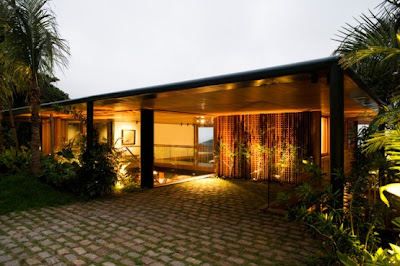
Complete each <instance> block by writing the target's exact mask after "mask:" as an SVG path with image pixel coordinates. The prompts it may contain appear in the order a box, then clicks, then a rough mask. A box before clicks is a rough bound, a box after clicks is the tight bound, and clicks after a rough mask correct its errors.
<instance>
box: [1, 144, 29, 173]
mask: <svg viewBox="0 0 400 266" xmlns="http://www.w3.org/2000/svg"><path fill="white" fill-rule="evenodd" d="M30 156H31V155H30V151H29V149H28V148H27V147H25V146H21V148H20V151H18V152H17V151H16V149H15V148H14V147H10V148H9V149H6V150H4V151H3V152H1V153H0V173H16V172H20V171H23V170H25V169H27V168H28V167H29V165H30V164H29V162H30Z"/></svg>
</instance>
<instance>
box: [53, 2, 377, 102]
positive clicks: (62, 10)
mask: <svg viewBox="0 0 400 266" xmlns="http://www.w3.org/2000/svg"><path fill="white" fill-rule="evenodd" d="M381 2H382V0H351V1H349V0H336V1H332V0H285V1H282V0H247V1H245V0H241V1H239V0H218V1H217V0H197V1H192V0H176V1H166V0H163V1H161V0H160V1H153V0H146V1H143V0H142V1H136V0H114V1H111V0H108V1H106V0H79V1H78V0H68V1H67V0H53V1H52V2H51V7H52V9H53V11H54V12H55V14H56V16H57V21H58V24H59V31H60V34H61V36H62V37H63V38H64V39H66V40H67V41H68V43H69V45H70V48H71V57H70V60H69V61H70V63H69V66H68V68H67V69H64V70H63V72H61V71H58V72H57V73H56V75H57V77H58V78H59V79H60V81H59V82H58V83H57V86H58V87H59V88H60V89H62V90H63V91H65V92H66V93H68V94H69V95H70V97H71V98H80V97H84V96H90V95H95V94H100V93H107V92H114V91H120V90H128V89H135V88H140V87H146V86H150V85H157V84H165V83H171V82H176V81H182V80H190V79H197V78H203V77H209V76H215V75H221V74H227V73H234V72H241V71H246V70H251V69H259V68H265V67H270V66H276V65H282V64H288V63H294V62H299V61H305V60H310V59H315V58H320V57H327V56H330V55H331V53H332V52H333V51H334V49H335V48H336V47H337V45H338V42H335V41H334V40H333V39H334V38H335V34H337V33H338V30H340V28H341V27H342V26H345V24H346V23H350V24H353V25H355V24H356V22H355V20H354V18H359V16H360V15H361V13H368V12H369V11H368V10H369V9H370V10H374V9H375V7H376V6H377V5H378V4H380V3H381Z"/></svg>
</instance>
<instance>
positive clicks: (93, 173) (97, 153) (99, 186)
mask: <svg viewBox="0 0 400 266" xmlns="http://www.w3.org/2000/svg"><path fill="white" fill-rule="evenodd" d="M95 132H96V131H95ZM97 139H98V138H97V136H95V137H94V140H95V141H94V142H93V147H92V149H90V150H88V149H87V147H84V148H83V152H82V153H81V155H80V156H79V161H80V163H81V165H80V167H79V168H78V169H77V172H76V174H77V176H78V178H79V182H78V183H77V184H76V185H77V187H76V193H77V194H78V195H79V196H80V197H83V198H85V197H88V198H94V197H99V196H104V195H106V194H110V193H111V192H112V187H113V186H114V185H115V183H116V181H117V171H116V169H115V168H114V166H113V164H112V160H111V156H110V153H111V150H110V148H109V147H108V146H107V145H106V144H102V143H99V141H98V140H97Z"/></svg>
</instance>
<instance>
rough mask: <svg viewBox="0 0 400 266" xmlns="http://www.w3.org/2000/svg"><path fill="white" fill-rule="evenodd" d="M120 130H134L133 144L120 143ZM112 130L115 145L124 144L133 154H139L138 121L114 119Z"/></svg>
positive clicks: (120, 145) (121, 145)
mask: <svg viewBox="0 0 400 266" xmlns="http://www.w3.org/2000/svg"><path fill="white" fill-rule="evenodd" d="M122 130H135V144H134V145H123V144H122ZM113 131H114V132H113V137H114V144H115V145H116V146H117V147H123V146H126V147H127V148H129V150H130V151H131V152H132V153H133V154H134V155H140V122H138V123H136V121H114V123H113ZM127 154H128V152H127Z"/></svg>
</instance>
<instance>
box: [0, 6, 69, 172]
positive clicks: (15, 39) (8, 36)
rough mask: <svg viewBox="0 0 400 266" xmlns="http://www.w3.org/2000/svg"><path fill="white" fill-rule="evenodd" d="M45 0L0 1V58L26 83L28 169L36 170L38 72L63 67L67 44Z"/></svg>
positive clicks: (37, 169) (38, 161) (46, 72)
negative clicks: (29, 157) (29, 108)
mask: <svg viewBox="0 0 400 266" xmlns="http://www.w3.org/2000/svg"><path fill="white" fill-rule="evenodd" d="M47 2H48V0H1V5H2V13H3V14H4V15H3V14H2V15H3V18H2V20H1V21H0V23H1V25H0V28H2V29H3V30H4V33H3V34H4V41H3V42H1V43H0V61H1V62H2V63H3V64H4V66H5V67H6V68H9V69H12V70H13V71H14V76H15V77H17V78H18V79H19V80H22V81H25V82H27V84H28V96H27V103H28V104H29V105H30V107H31V129H32V130H31V131H32V135H31V152H32V165H31V167H32V172H33V173H34V174H37V173H38V172H39V171H40V151H39V148H40V122H41V120H40V116H39V110H40V87H39V82H38V78H39V76H40V75H41V74H43V75H44V74H48V75H50V76H52V74H53V72H54V67H55V66H56V65H58V66H66V64H67V55H69V47H68V45H67V43H66V41H65V40H63V39H61V37H60V36H59V34H58V30H57V23H56V19H55V16H54V14H53V13H52V12H51V10H50V9H48V8H46V6H47Z"/></svg>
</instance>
